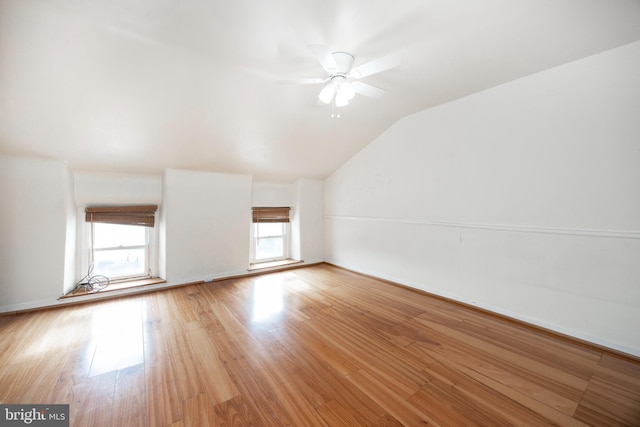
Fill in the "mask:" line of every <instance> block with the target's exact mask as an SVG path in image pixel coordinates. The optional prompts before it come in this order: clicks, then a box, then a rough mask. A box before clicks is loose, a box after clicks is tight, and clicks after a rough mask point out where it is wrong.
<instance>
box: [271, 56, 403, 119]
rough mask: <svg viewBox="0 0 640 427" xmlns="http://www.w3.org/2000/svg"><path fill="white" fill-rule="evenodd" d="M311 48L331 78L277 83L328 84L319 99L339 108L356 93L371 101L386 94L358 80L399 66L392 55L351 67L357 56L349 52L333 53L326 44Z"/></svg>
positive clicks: (346, 103)
mask: <svg viewBox="0 0 640 427" xmlns="http://www.w3.org/2000/svg"><path fill="white" fill-rule="evenodd" d="M309 48H310V49H311V52H312V53H313V55H314V56H315V58H316V59H317V60H318V62H319V63H320V65H322V68H324V69H325V71H326V72H327V74H328V77H325V78H308V79H292V80H278V83H280V84H291V83H294V84H295V83H297V84H325V86H324V88H322V90H321V91H320V94H319V95H318V99H319V100H320V101H321V102H323V103H325V104H331V103H332V102H333V103H334V104H335V106H336V107H344V106H345V105H348V104H349V101H350V100H351V99H353V97H354V96H355V94H356V93H359V94H361V95H364V96H368V97H369V98H379V97H381V96H382V95H384V93H385V91H384V90H382V89H380V88H378V87H375V86H372V85H370V84H367V83H364V82H361V81H359V79H361V78H363V77H367V76H370V75H373V74H377V73H380V72H382V71H386V70H389V69H391V68H395V67H397V66H399V65H400V60H399V59H398V57H397V56H396V55H393V54H390V55H386V56H383V57H381V58H378V59H374V60H373V61H370V62H367V63H365V64H362V65H359V66H357V67H355V68H352V66H353V62H354V60H355V57H354V56H353V55H352V54H350V53H346V52H332V51H331V49H330V48H329V46H327V45H324V44H312V45H309Z"/></svg>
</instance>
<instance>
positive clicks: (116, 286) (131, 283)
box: [60, 277, 166, 299]
mask: <svg viewBox="0 0 640 427" xmlns="http://www.w3.org/2000/svg"><path fill="white" fill-rule="evenodd" d="M165 282H166V280H164V279H161V278H159V277H152V278H149V279H139V280H125V281H121V282H118V281H116V282H111V283H109V286H107V287H106V288H104V289H102V290H100V291H97V292H85V291H83V290H74V291H75V292H74V291H71V292H69V293H68V294H66V295H63V296H62V297H60V299H64V298H73V297H81V296H83V295H93V294H103V293H105V292H110V291H119V290H121V289H131V288H139V287H142V286H148V285H157V284H158V283H165Z"/></svg>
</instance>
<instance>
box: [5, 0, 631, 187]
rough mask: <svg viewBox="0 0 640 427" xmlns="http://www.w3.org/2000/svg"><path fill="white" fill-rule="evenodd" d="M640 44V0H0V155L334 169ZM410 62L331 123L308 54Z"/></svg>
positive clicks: (112, 166) (76, 164)
mask: <svg viewBox="0 0 640 427" xmlns="http://www.w3.org/2000/svg"><path fill="white" fill-rule="evenodd" d="M639 39H640V1H638V0H616V1H611V0H482V1H478V0H393V1H389V0H377V1H365V0H339V1H338V0H323V1H312V0H271V1H259V0H233V1H219V0H28V1H25V0H0V154H9V155H20V156H35V157H41V158H52V159H60V160H66V161H68V162H69V164H70V165H71V167H72V168H73V169H75V170H91V171H113V172H130V173H159V172H160V171H162V170H163V169H165V168H180V169H197V170H210V171H218V172H233V173H250V174H253V175H254V176H255V177H256V179H258V180H271V181H291V180H293V179H295V178H299V177H306V178H323V177H326V176H327V175H329V174H330V173H331V172H333V171H334V170H335V169H336V168H338V167H339V166H340V165H341V164H343V163H344V162H345V161H346V160H348V159H349V158H350V157H351V156H353V155H354V154H355V153H357V152H358V151H359V150H360V149H362V148H363V147H364V146H365V145H366V144H368V143H369V142H371V141H372V140H373V139H375V138H376V136H378V135H379V134H381V133H382V132H384V131H385V130H386V129H387V128H388V127H389V126H391V125H392V124H393V123H394V122H396V121H397V120H399V119H400V118H402V117H404V116H407V115H410V114H412V113H414V112H417V111H421V110H424V109H427V108H430V107H433V106H436V105H438V104H442V103H445V102H448V101H451V100H455V99H457V98H460V97H464V96H466V95H469V94H472V93H474V92H478V91H481V90H484V89H487V88H490V87H493V86H496V85H499V84H502V83H505V82H508V81H511V80H514V79H517V78H520V77H523V76H526V75H529V74H532V73H536V72H539V71H542V70H545V69H548V68H551V67H554V66H557V65H560V64H564V63H567V62H570V61H574V60H576V59H579V58H582V57H585V56H589V55H593V54H596V53H598V52H602V51H604V50H608V49H611V48H614V47H618V46H621V45H624V44H627V43H630V42H633V41H636V40H639ZM311 43H323V44H327V45H329V46H330V47H331V48H332V49H333V50H335V51H346V52H349V53H352V54H353V55H354V56H355V64H354V66H357V65H359V64H362V63H365V62H367V61H370V60H373V59H375V58H378V57H380V56H383V55H386V54H390V53H393V54H396V55H397V56H398V57H399V58H400V61H401V62H402V65H401V66H400V67H398V68H395V69H392V70H388V71H385V72H383V73H380V74H376V75H373V76H370V77H367V78H365V79H363V81H365V82H367V83H369V84H372V85H375V86H377V87H380V88H382V89H384V90H386V94H385V95H384V96H383V97H381V98H379V99H370V98H367V97H363V96H359V95H358V96H356V98H354V99H353V100H352V101H351V103H350V104H349V105H348V106H347V107H343V108H342V109H341V113H342V114H341V118H339V119H335V118H331V108H332V107H331V106H327V105H324V104H318V102H317V96H318V92H319V91H320V89H321V88H322V86H318V85H300V86H298V85H286V86H284V85H278V84H277V83H276V81H277V80H278V79H287V78H307V77H325V76H326V73H325V71H324V70H323V69H322V67H321V66H320V65H319V63H318V62H317V61H316V59H315V58H314V56H313V55H312V52H311V50H310V49H309V44H311Z"/></svg>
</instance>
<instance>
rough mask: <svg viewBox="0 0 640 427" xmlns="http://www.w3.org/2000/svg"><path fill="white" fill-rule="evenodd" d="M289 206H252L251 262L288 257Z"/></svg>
mask: <svg viewBox="0 0 640 427" xmlns="http://www.w3.org/2000/svg"><path fill="white" fill-rule="evenodd" d="M289 210H290V208H288V207H284V208H253V210H252V220H253V224H252V227H251V241H252V248H251V260H252V262H267V261H277V260H282V259H286V258H289Z"/></svg>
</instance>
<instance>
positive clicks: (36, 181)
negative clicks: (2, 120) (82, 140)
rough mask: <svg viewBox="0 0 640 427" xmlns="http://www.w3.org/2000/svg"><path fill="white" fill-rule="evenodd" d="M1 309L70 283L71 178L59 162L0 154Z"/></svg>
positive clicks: (28, 303)
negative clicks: (0, 155) (0, 201)
mask: <svg viewBox="0 0 640 427" xmlns="http://www.w3.org/2000/svg"><path fill="white" fill-rule="evenodd" d="M0 198H1V200H2V203H0V312H6V311H13V310H18V309H27V308H31V307H35V306H38V305H42V304H48V303H50V302H52V301H55V300H56V299H57V298H58V297H60V296H61V295H62V294H63V293H64V292H65V290H68V289H70V288H71V287H72V286H73V279H74V278H73V274H69V270H68V269H70V271H73V269H74V259H75V250H74V246H75V245H74V242H75V210H74V208H73V180H72V179H71V173H70V171H69V168H68V167H67V164H66V163H64V162H58V161H50V160H39V159H22V158H13V157H4V156H2V157H0Z"/></svg>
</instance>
